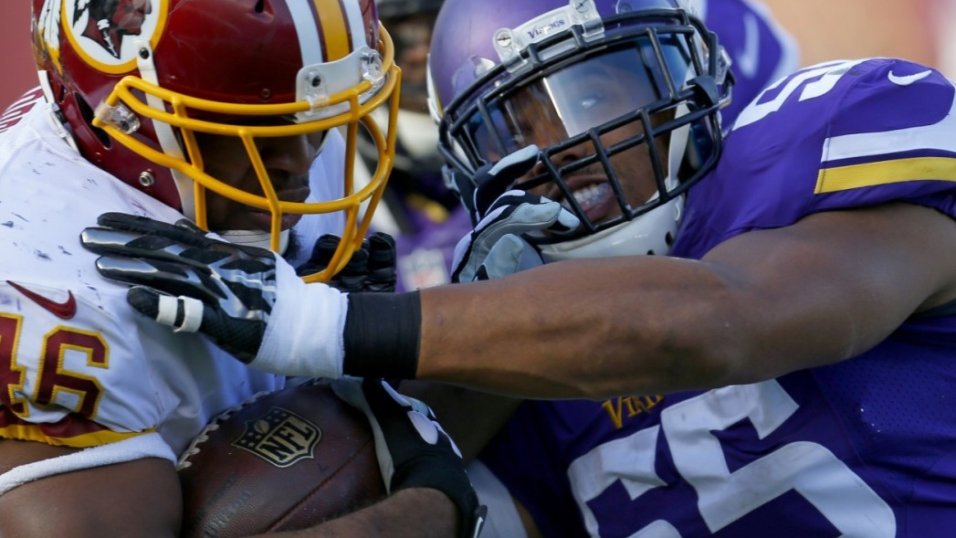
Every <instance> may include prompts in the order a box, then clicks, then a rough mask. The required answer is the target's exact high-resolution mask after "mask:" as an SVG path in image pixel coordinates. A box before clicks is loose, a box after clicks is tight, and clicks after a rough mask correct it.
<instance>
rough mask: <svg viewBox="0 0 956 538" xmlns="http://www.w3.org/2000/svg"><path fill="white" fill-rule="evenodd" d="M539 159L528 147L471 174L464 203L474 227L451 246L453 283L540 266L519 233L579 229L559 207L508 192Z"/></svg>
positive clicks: (535, 252) (519, 192) (534, 149)
mask: <svg viewBox="0 0 956 538" xmlns="http://www.w3.org/2000/svg"><path fill="white" fill-rule="evenodd" d="M539 157H540V151H539V150H538V148H537V146H534V145H530V146H527V147H525V148H523V149H520V150H518V151H516V152H514V153H511V154H509V155H507V156H505V157H504V158H502V159H501V160H499V161H498V162H496V163H494V164H493V165H486V166H484V167H482V168H480V169H479V170H478V171H477V172H476V173H475V184H476V185H477V186H476V188H475V190H474V192H473V193H471V203H470V204H466V205H468V207H469V209H471V211H472V221H473V222H477V224H476V225H475V228H474V229H473V230H472V231H471V232H470V233H468V234H466V235H465V236H464V237H462V238H461V240H460V241H459V242H458V244H457V245H456V246H455V253H454V256H453V258H452V282H472V281H475V280H488V279H493V278H499V277H502V276H505V275H510V274H512V273H517V272H519V271H524V270H526V269H530V268H532V267H535V266H537V265H541V264H542V263H543V261H542V259H541V254H540V253H539V252H538V249H537V248H535V247H534V245H532V244H531V242H529V241H528V240H527V238H526V236H525V235H524V234H528V233H538V234H539V235H540V234H541V233H542V232H544V231H548V232H550V233H557V234H561V233H568V232H571V231H573V230H574V229H576V228H577V227H578V225H579V224H580V221H579V220H578V218H577V217H576V216H575V215H574V214H573V213H572V212H570V211H569V210H567V209H565V208H564V207H562V206H561V204H559V203H557V202H554V201H552V200H548V199H547V198H542V197H540V196H536V195H534V194H530V193H528V192H526V191H522V190H516V189H512V186H513V185H514V184H515V182H516V181H517V180H518V179H519V178H521V177H522V176H524V175H525V174H527V173H528V172H530V171H531V169H532V168H534V165H535V163H537V162H538V159H539Z"/></svg>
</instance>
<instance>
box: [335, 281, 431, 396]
mask: <svg viewBox="0 0 956 538" xmlns="http://www.w3.org/2000/svg"><path fill="white" fill-rule="evenodd" d="M348 302H349V309H348V313H347V314H346V316H345V335H344V340H345V359H344V361H343V365H342V368H343V371H344V372H345V373H346V374H348V375H354V376H359V377H385V378H399V379H414V378H415V372H416V371H417V369H418V344H419V337H420V335H421V323H422V306H421V300H420V299H419V294H418V292H417V291H414V292H409V293H350V294H349V296H348Z"/></svg>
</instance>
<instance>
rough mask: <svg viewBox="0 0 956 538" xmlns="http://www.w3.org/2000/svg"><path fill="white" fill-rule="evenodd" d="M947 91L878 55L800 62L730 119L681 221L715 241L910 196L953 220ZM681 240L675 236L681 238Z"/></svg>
mask: <svg viewBox="0 0 956 538" xmlns="http://www.w3.org/2000/svg"><path fill="white" fill-rule="evenodd" d="M954 95H956V88H954V86H953V83H952V82H950V81H948V80H947V79H946V78H945V77H943V76H942V75H941V74H940V73H939V72H937V71H935V70H933V69H931V68H929V67H926V66H923V65H919V64H915V63H911V62H908V61H904V60H894V59H887V58H877V59H866V60H854V61H839V62H830V63H825V64H820V65H816V66H813V67H809V68H806V69H803V70H800V71H797V72H796V73H794V74H792V75H790V76H788V77H786V78H783V79H781V80H780V81H778V82H777V83H775V84H774V85H773V86H771V87H770V88H767V89H766V90H765V91H764V92H763V93H762V94H761V95H760V96H759V97H758V98H757V99H755V100H754V101H753V102H752V103H751V104H750V105H749V106H748V107H747V108H746V109H745V110H744V111H743V112H742V113H741V114H740V116H739V117H738V118H737V121H736V123H735V124H734V126H733V128H732V131H731V132H730V134H729V135H728V136H727V137H726V140H725V146H724V150H723V154H722V155H721V158H720V162H719V163H718V165H717V167H716V168H715V170H714V171H713V172H712V173H711V174H710V175H709V176H708V177H707V178H704V180H703V181H701V182H700V183H699V184H698V185H695V186H694V188H692V189H691V191H690V195H689V207H688V214H687V217H686V218H691V219H694V218H696V219H699V220H700V219H702V220H705V221H706V223H705V225H706V228H707V229H709V230H710V232H709V234H708V235H713V234H714V232H717V234H718V235H719V237H711V238H710V239H711V240H717V241H718V242H719V241H720V240H723V239H727V238H729V237H730V236H732V235H735V234H737V233H742V232H744V231H747V230H751V229H757V228H775V227H780V226H787V225H789V224H792V223H794V222H796V221H797V220H799V219H800V218H801V217H803V216H805V215H808V214H811V213H815V212H819V211H825V210H833V209H845V208H852V207H861V206H868V205H875V204H880V203H886V202H890V201H896V200H900V201H909V202H914V203H919V204H922V205H928V206H932V207H936V208H937V209H939V210H941V211H943V212H945V213H947V214H950V215H956V200H954V193H956V101H954ZM682 233H683V232H682Z"/></svg>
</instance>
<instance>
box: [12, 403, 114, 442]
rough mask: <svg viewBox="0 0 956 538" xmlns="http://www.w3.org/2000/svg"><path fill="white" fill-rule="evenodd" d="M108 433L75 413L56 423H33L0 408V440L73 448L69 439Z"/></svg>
mask: <svg viewBox="0 0 956 538" xmlns="http://www.w3.org/2000/svg"><path fill="white" fill-rule="evenodd" d="M109 431H110V430H109V429H108V428H106V427H104V426H102V425H100V424H97V423H95V422H93V421H91V420H89V419H87V418H86V417H83V416H81V415H79V414H76V413H70V414H69V415H66V416H65V417H63V418H62V419H60V420H59V421H57V422H43V423H33V422H27V421H26V420H23V419H22V418H20V417H18V416H17V415H15V414H14V413H13V411H11V410H10V408H8V407H6V406H3V407H0V439H2V438H6V439H20V440H24V441H45V442H47V443H49V444H51V445H63V446H74V444H73V443H71V442H70V439H77V438H82V437H88V436H95V435H96V434H99V433H103V432H109ZM28 432H29V434H27V433H28ZM83 446H86V444H85V443H84V444H83Z"/></svg>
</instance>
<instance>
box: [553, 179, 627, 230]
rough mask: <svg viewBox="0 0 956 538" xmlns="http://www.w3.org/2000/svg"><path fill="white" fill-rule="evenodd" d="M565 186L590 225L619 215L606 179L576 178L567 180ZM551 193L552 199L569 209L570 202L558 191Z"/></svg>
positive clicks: (612, 191)
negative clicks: (553, 196)
mask: <svg viewBox="0 0 956 538" xmlns="http://www.w3.org/2000/svg"><path fill="white" fill-rule="evenodd" d="M567 184H568V188H569V189H571V192H572V193H573V194H574V201H576V202H577V203H578V205H579V206H581V211H583V212H584V215H585V216H587V218H588V220H590V221H591V222H592V223H595V224H596V223H599V222H601V221H604V220H606V219H608V218H610V217H614V216H617V215H619V214H620V213H621V208H620V205H618V202H617V198H616V197H615V195H614V189H613V188H611V183H610V181H608V180H607V178H606V177H604V176H596V175H589V176H578V177H573V178H570V179H568V180H567ZM552 193H553V194H555V195H556V197H555V198H553V199H555V200H557V201H559V202H561V205H563V206H565V207H567V208H568V209H571V204H570V202H569V201H568V200H567V199H565V198H564V197H563V196H562V195H561V194H560V191H558V190H557V189H554V190H553V191H552Z"/></svg>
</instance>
